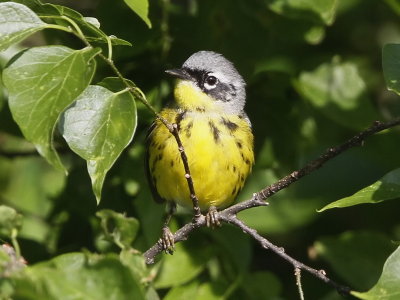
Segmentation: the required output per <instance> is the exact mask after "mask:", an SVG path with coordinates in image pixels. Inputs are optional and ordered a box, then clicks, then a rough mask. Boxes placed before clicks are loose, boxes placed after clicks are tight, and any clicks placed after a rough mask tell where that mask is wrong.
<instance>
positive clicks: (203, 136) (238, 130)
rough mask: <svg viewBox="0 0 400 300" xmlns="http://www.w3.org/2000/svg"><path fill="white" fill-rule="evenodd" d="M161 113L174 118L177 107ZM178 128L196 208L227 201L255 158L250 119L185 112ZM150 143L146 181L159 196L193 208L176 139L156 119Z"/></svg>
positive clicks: (230, 198) (204, 208)
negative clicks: (191, 182)
mask: <svg viewBox="0 0 400 300" xmlns="http://www.w3.org/2000/svg"><path fill="white" fill-rule="evenodd" d="M161 115H162V116H163V117H165V118H166V119H167V120H168V121H169V122H171V123H175V122H176V116H177V111H176V110H173V109H164V110H163V111H162V112H161ZM179 128H180V131H179V135H180V138H181V140H182V144H183V146H184V148H185V152H186V155H187V157H188V161H189V168H190V172H191V175H192V179H193V184H194V188H195V191H196V195H197V197H198V199H199V205H200V208H201V209H202V210H206V209H208V208H209V207H210V206H211V205H214V206H216V207H219V208H220V207H224V206H227V205H229V204H231V203H232V202H233V200H234V199H235V197H236V196H237V194H238V192H239V191H240V190H241V189H242V187H243V185H244V181H245V179H246V177H247V176H248V174H249V173H250V171H251V167H252V165H253V162H254V155H253V135H252V133H251V128H250V126H249V124H248V123H247V122H246V120H244V119H243V118H241V117H239V116H236V115H221V114H207V113H199V112H188V113H186V114H185V115H184V116H183V118H182V120H181V121H180V122H179ZM148 147H149V149H148V151H149V157H148V168H149V171H150V172H149V173H150V177H151V178H150V180H152V183H153V186H154V187H155V189H156V190H157V192H158V194H159V195H160V197H161V198H163V199H165V200H167V201H174V202H176V203H178V204H180V205H183V206H186V207H191V206H192V202H191V200H190V196H189V189H188V185H187V181H186V178H185V177H184V175H185V171H184V167H183V163H182V160H181V156H180V153H179V151H178V147H177V143H176V141H175V139H174V138H173V137H172V135H171V134H170V133H169V132H168V130H167V129H166V128H165V126H164V125H163V124H162V123H161V122H160V121H157V123H156V126H155V128H154V130H153V131H152V133H151V134H150V136H149V146H148Z"/></svg>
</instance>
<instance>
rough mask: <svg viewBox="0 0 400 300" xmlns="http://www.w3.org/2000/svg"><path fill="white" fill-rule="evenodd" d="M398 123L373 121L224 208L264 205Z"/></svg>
mask: <svg viewBox="0 0 400 300" xmlns="http://www.w3.org/2000/svg"><path fill="white" fill-rule="evenodd" d="M398 125H400V118H397V119H393V120H391V121H388V122H381V121H375V122H374V123H373V124H372V125H371V126H370V127H368V128H367V129H365V130H364V131H361V132H360V133H358V134H356V135H355V136H353V137H352V138H351V139H349V140H347V141H346V142H345V143H343V144H341V145H339V146H336V147H333V148H329V149H327V150H326V151H325V153H323V154H322V155H321V156H319V157H318V158H317V159H315V160H313V161H311V162H309V163H308V164H307V165H305V166H304V167H303V168H301V169H300V170H297V171H294V172H292V173H291V174H289V175H287V176H285V177H283V178H282V179H280V180H278V181H277V182H275V183H274V184H271V185H270V186H267V187H266V188H264V189H262V190H261V191H259V192H257V193H254V194H253V197H252V198H251V199H248V200H245V201H243V202H240V203H237V204H235V205H232V206H230V207H228V208H227V209H226V210H228V211H229V213H231V214H236V213H238V212H240V211H242V210H244V209H247V208H251V207H256V206H260V205H265V204H263V202H264V201H263V200H266V199H268V198H269V197H271V196H272V195H274V194H276V193H277V192H279V191H280V190H282V189H284V188H286V187H288V186H289V185H291V184H292V183H294V182H296V181H298V180H299V179H300V178H302V177H304V176H306V175H308V174H310V173H311V172H314V171H316V170H317V169H319V168H321V167H322V166H323V165H324V164H325V163H326V162H328V161H329V160H331V159H332V158H334V157H336V156H338V155H339V154H341V153H343V152H344V151H346V150H348V149H350V148H352V147H356V146H361V145H362V144H363V142H364V140H365V139H366V138H367V137H369V136H371V135H373V134H375V133H378V132H380V131H383V130H385V129H388V128H391V127H395V126H398ZM264 203H265V202H264Z"/></svg>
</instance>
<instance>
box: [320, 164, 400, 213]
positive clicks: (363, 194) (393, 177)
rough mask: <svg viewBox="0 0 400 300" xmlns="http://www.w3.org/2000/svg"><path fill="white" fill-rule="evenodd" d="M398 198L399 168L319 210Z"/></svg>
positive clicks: (399, 194) (399, 185)
mask: <svg viewBox="0 0 400 300" xmlns="http://www.w3.org/2000/svg"><path fill="white" fill-rule="evenodd" d="M395 198H400V169H395V170H393V171H391V172H389V173H387V174H386V175H385V176H383V177H382V178H381V179H379V180H378V181H376V182H374V183H373V184H371V185H370V186H367V187H366V188H363V189H362V190H360V191H358V192H357V193H355V194H354V195H352V196H350V197H346V198H343V199H340V200H337V201H335V202H332V203H330V204H328V205H326V206H324V207H323V208H321V209H320V210H319V212H322V211H324V210H327V209H331V208H341V207H348V206H353V205H357V204H363V203H379V202H382V201H385V200H391V199H395Z"/></svg>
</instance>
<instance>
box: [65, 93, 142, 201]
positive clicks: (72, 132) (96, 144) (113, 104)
mask: <svg viewBox="0 0 400 300" xmlns="http://www.w3.org/2000/svg"><path fill="white" fill-rule="evenodd" d="M136 125H137V115H136V104H135V99H134V98H133V96H132V95H131V94H130V93H129V92H127V91H126V90H122V91H121V90H120V91H118V92H112V91H110V90H109V89H106V88H105V87H102V86H95V85H91V86H89V87H88V88H87V89H86V90H85V91H84V92H83V93H82V94H81V95H80V96H79V97H78V99H77V100H76V102H75V103H74V104H73V105H72V106H70V107H69V108H68V109H67V110H66V111H65V113H64V115H63V120H62V122H61V124H60V128H61V132H62V134H63V136H64V138H65V140H66V141H67V143H68V145H69V146H70V147H71V149H72V150H73V151H74V152H75V153H77V154H78V155H79V156H81V157H82V158H84V159H85V160H86V161H87V168H88V171H89V175H90V178H91V180H92V187H93V191H94V194H95V196H96V199H97V203H99V202H100V198H101V190H102V187H103V183H104V179H105V176H106V174H107V172H108V170H109V169H110V168H111V167H112V165H113V164H114V162H115V161H116V159H117V158H118V157H119V155H120V154H121V152H122V150H124V149H125V147H126V146H127V145H128V144H129V143H130V142H131V140H132V138H133V135H134V133H135V130H136Z"/></svg>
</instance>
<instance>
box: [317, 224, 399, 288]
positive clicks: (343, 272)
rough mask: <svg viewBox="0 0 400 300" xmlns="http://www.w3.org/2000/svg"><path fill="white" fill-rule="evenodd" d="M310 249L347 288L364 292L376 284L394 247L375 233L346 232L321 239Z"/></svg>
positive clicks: (385, 237) (388, 240)
mask: <svg viewBox="0 0 400 300" xmlns="http://www.w3.org/2000/svg"><path fill="white" fill-rule="evenodd" d="M314 248H315V250H316V251H317V253H318V255H319V256H320V257H322V258H323V259H324V260H325V261H327V262H328V263H329V264H330V266H331V268H332V269H333V270H334V271H335V273H337V274H338V275H339V276H340V277H341V278H343V279H344V280H345V281H346V282H347V283H348V284H349V285H350V286H352V287H353V288H357V289H367V288H369V287H370V286H372V285H373V284H374V283H375V282H376V281H377V280H378V278H379V274H380V272H381V269H382V265H383V263H384V262H385V260H386V258H387V257H388V255H390V253H392V251H393V250H394V248H395V245H393V243H392V242H391V241H390V239H389V238H388V237H387V236H386V235H384V234H382V233H379V232H372V231H349V232H345V233H343V234H341V235H339V236H329V237H323V238H321V239H319V240H318V241H317V242H316V243H315V245H314Z"/></svg>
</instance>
